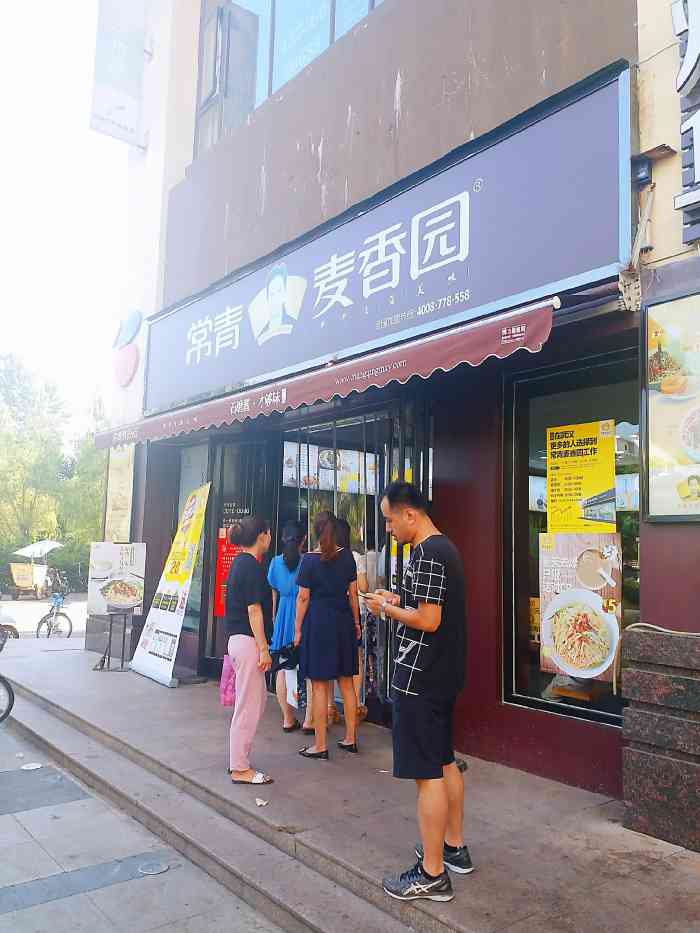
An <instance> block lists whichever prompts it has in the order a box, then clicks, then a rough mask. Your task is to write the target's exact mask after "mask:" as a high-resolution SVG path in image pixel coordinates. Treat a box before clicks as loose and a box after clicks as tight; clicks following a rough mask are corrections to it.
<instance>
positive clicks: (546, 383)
mask: <svg viewBox="0 0 700 933" xmlns="http://www.w3.org/2000/svg"><path fill="white" fill-rule="evenodd" d="M637 368H638V367H637V360H636V358H618V359H616V360H615V361H614V362H610V361H607V362H601V363H599V364H595V363H593V364H591V365H590V366H587V367H586V368H580V369H577V370H569V371H567V372H566V373H559V374H548V375H545V376H541V377H538V376H536V377H532V378H526V379H523V380H518V381H516V382H515V384H514V385H513V387H512V389H513V394H512V407H511V409H510V411H507V412H506V418H507V421H509V422H510V423H509V426H508V434H507V435H506V436H510V439H511V441H512V444H513V447H512V450H513V459H512V475H511V477H510V478H509V479H510V482H508V483H507V487H506V488H507V490H508V493H509V495H510V496H511V497H512V498H511V502H510V503H507V504H506V508H507V511H506V514H512V531H511V534H512V538H511V540H510V541H508V540H507V541H506V560H507V561H508V555H510V554H512V563H511V566H510V567H508V564H506V580H507V583H506V586H507V587H508V589H511V588H512V597H510V598H508V599H507V600H506V605H507V604H508V602H511V600H512V604H513V617H512V628H511V630H510V632H509V634H508V636H507V638H506V641H505V644H506V658H505V667H504V670H505V677H506V683H505V693H506V698H507V699H509V700H511V701H514V702H524V703H526V705H537V706H539V705H546V706H547V707H548V708H550V709H551V708H553V707H558V708H559V710H560V711H561V712H566V713H569V714H572V715H577V716H581V717H589V718H596V719H603V720H607V721H611V722H619V716H620V714H621V711H622V700H621V698H620V696H619V693H618V694H615V692H614V691H613V683H612V681H613V666H614V653H615V645H616V642H617V639H618V637H619V630H620V625H622V626H623V627H624V626H625V625H628V624H630V623H631V622H635V621H637V620H638V618H639V384H638V377H637ZM589 422H613V423H614V431H615V435H614V460H615V489H614V490H610V492H609V493H608V491H607V490H605V491H601V494H600V495H595V496H592V497H590V498H589V499H587V500H582V501H581V509H582V515H583V517H584V518H585V519H587V520H588V521H590V522H593V523H596V522H605V521H608V522H610V519H611V518H612V517H613V515H614V516H615V519H614V520H615V522H616V529H617V531H616V534H617V535H619V536H620V538H619V544H618V539H616V538H615V533H600V532H597V531H596V530H595V528H593V530H591V531H588V530H586V531H582V532H581V533H575V534H574V533H571V534H557V535H552V536H551V537H549V536H547V537H544V538H541V535H542V534H543V533H545V532H547V531H548V530H550V529H548V516H547V506H548V502H547V471H548V463H547V429H548V428H560V427H561V428H568V427H569V426H572V425H579V424H587V423H589ZM606 430H607V429H606ZM611 448H612V444H611ZM612 456H613V454H612V449H611V457H612ZM562 482H564V483H566V480H563V481H562ZM620 551H621V553H620ZM588 564H590V565H591V568H590V569H591V573H588V571H587V570H586V567H587V566H588ZM601 571H602V572H601ZM507 624H508V625H509V627H510V625H511V622H510V621H509V622H507ZM587 632H588V633H590V634H588V635H587V634H586V633H587ZM582 635H583V637H582ZM555 639H556V640H555ZM572 639H573V641H572ZM579 647H580V648H581V650H579ZM589 649H590V650H589ZM594 655H595V657H594ZM599 655H600V656H599Z"/></svg>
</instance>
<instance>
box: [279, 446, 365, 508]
mask: <svg viewBox="0 0 700 933" xmlns="http://www.w3.org/2000/svg"><path fill="white" fill-rule="evenodd" d="M366 461H367V462H366V465H365V456H364V454H361V453H360V451H359V450H333V448H332V447H318V446H316V445H315V444H309V445H308V446H307V445H306V444H301V445H298V444H295V443H294V441H285V443H284V461H283V466H282V483H283V485H284V486H290V487H292V488H294V489H297V488H299V487H301V488H302V489H319V490H324V491H326V492H333V491H334V489H335V483H336V481H337V484H338V492H350V493H355V494H358V493H362V494H364V493H365V492H366V493H367V495H370V496H373V495H375V493H376V489H377V478H376V476H377V463H376V457H375V456H374V455H373V454H369V455H368V456H367V457H366ZM365 472H366V479H365Z"/></svg>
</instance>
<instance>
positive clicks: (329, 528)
mask: <svg viewBox="0 0 700 933" xmlns="http://www.w3.org/2000/svg"><path fill="white" fill-rule="evenodd" d="M314 531H315V533H316V538H317V540H318V542H319V544H318V548H317V549H316V550H315V551H313V552H312V553H310V554H306V555H305V557H304V558H303V560H302V562H301V566H300V568H299V575H298V577H297V585H298V587H299V595H298V597H297V617H296V626H295V637H294V642H295V644H300V643H301V661H300V664H299V677H300V679H303V678H304V677H308V678H309V680H311V684H312V687H313V691H312V703H313V720H314V731H315V733H316V742H315V744H314V745H313V746H312V747H310V748H302V749H301V752H300V754H301V755H302V756H303V757H304V758H323V759H327V758H328V745H327V739H326V731H327V721H326V712H327V709H328V690H329V683H328V682H329V681H333V680H337V681H338V685H339V687H340V692H341V694H342V697H343V708H344V711H345V739H344V740H343V741H342V742H338V748H341V749H343V750H345V751H349V752H357V743H356V734H357V733H356V731H357V699H356V697H355V688H354V685H353V676H354V675H355V674H357V671H358V664H357V640H358V638H359V637H360V635H361V629H360V607H359V603H358V598H357V568H356V566H355V559H354V558H353V556H352V552H351V551H349V550H348V549H347V548H341V547H340V546H339V545H338V539H337V525H336V519H335V516H334V515H332V514H331V513H330V512H320V513H319V514H318V515H317V516H316V520H315V522H314Z"/></svg>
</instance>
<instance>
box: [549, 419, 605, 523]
mask: <svg viewBox="0 0 700 933" xmlns="http://www.w3.org/2000/svg"><path fill="white" fill-rule="evenodd" d="M615 500H616V490H615V422H614V421H591V422H588V423H586V424H568V425H563V426H561V427H556V428H547V530H548V531H549V532H550V534H557V533H559V532H569V533H574V532H584V531H590V532H614V531H615V530H616V527H617V525H616V511H615Z"/></svg>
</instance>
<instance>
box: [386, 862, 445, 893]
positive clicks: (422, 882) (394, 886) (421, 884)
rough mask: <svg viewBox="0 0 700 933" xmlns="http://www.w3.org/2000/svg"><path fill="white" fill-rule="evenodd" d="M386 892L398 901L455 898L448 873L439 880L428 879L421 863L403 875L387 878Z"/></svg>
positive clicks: (443, 874)
mask: <svg viewBox="0 0 700 933" xmlns="http://www.w3.org/2000/svg"><path fill="white" fill-rule="evenodd" d="M384 890H385V891H386V893H387V894H388V895H390V897H395V898H396V900H397V901H417V900H420V899H421V898H425V899H426V900H429V901H451V900H452V898H453V897H454V896H455V894H454V891H453V890H452V882H451V881H450V876H449V875H448V874H447V872H446V871H443V873H442V874H441V875H440V877H439V878H428V876H427V875H426V874H425V872H424V871H423V866H422V865H421V863H420V862H418V863H417V864H416V865H414V866H413V868H409V869H408V871H405V872H403V874H401V875H397V876H395V877H393V878H385V879H384Z"/></svg>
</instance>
